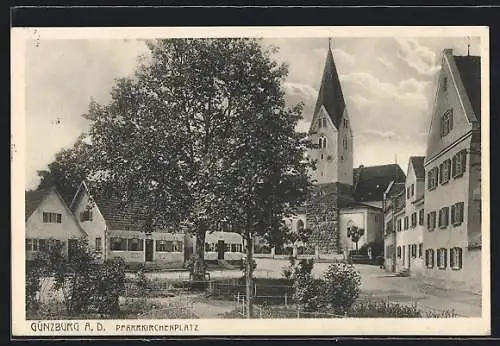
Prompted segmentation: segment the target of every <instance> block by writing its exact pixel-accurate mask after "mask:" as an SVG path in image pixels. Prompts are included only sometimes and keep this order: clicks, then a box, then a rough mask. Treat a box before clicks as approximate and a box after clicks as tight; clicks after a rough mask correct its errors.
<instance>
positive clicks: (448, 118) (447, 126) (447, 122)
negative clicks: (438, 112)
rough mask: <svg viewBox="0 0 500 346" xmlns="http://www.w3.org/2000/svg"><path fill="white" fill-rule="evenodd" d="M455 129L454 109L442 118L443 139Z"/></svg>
mask: <svg viewBox="0 0 500 346" xmlns="http://www.w3.org/2000/svg"><path fill="white" fill-rule="evenodd" d="M452 129H453V109H452V108H450V109H448V110H446V112H444V114H443V115H442V116H441V137H444V136H446V135H447V134H448V133H450V132H451V130H452Z"/></svg>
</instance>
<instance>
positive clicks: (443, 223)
mask: <svg viewBox="0 0 500 346" xmlns="http://www.w3.org/2000/svg"><path fill="white" fill-rule="evenodd" d="M449 220H450V218H449V208H448V207H444V208H441V209H440V210H439V228H446V227H448V224H449Z"/></svg>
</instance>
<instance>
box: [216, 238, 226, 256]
mask: <svg viewBox="0 0 500 346" xmlns="http://www.w3.org/2000/svg"><path fill="white" fill-rule="evenodd" d="M225 250H226V244H225V243H224V240H219V241H218V242H217V259H219V260H223V259H224V251H225Z"/></svg>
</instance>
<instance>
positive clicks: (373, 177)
mask: <svg viewBox="0 0 500 346" xmlns="http://www.w3.org/2000/svg"><path fill="white" fill-rule="evenodd" d="M405 179H406V175H405V174H404V172H403V170H402V169H401V167H400V166H399V165H398V164H388V165H379V166H371V167H359V168H355V169H354V180H355V186H354V198H355V199H356V201H358V202H373V201H382V200H383V199H384V192H385V191H386V190H387V187H388V186H389V184H390V183H391V181H394V182H396V183H399V182H404V181H405Z"/></svg>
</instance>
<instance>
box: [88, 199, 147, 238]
mask: <svg viewBox="0 0 500 346" xmlns="http://www.w3.org/2000/svg"><path fill="white" fill-rule="evenodd" d="M94 200H95V202H96V204H97V207H98V208H99V211H100V212H101V214H102V216H103V217H104V220H106V225H107V226H108V229H110V230H124V231H139V230H141V224H142V221H143V220H144V213H143V211H142V209H141V207H140V206H138V205H137V204H132V205H131V206H125V205H124V203H123V202H122V201H121V200H120V199H119V198H117V197H110V198H95V199H94Z"/></svg>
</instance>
